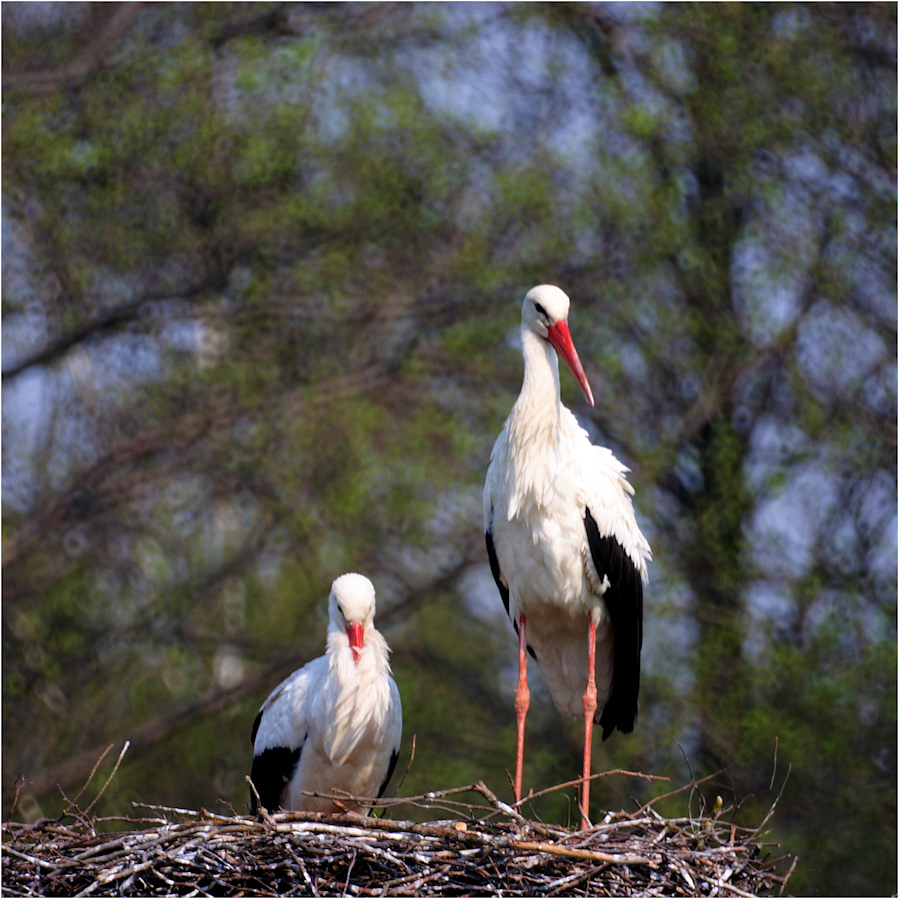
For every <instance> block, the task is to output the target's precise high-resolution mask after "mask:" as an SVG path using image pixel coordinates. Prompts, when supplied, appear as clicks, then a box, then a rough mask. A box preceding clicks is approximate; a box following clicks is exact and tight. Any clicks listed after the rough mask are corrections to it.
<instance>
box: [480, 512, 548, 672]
mask: <svg viewBox="0 0 899 899" xmlns="http://www.w3.org/2000/svg"><path fill="white" fill-rule="evenodd" d="M490 522H491V525H492V523H493V510H492V509H491V510H490ZM484 539H485V540H486V542H487V558H488V559H489V560H490V572H491V574H492V575H493V580H495V581H496V586H497V588H498V589H499V595H500V597H501V598H502V601H503V605H504V606H505V607H506V614H507V615H508V616H509V618H510V619H511V620H512V627H514V628H515V633H516V634H517V633H518V622H517V621H516V620H515V619H514V618H512V615H511V614H510V613H509V588H508V587H507V586H506V585H505V584H504V583H503V581H502V578H501V577H500V574H499V559H498V558H497V557H496V547H495V546H494V545H493V531H492V529H490V528H488V529H487V530H486V531H484ZM528 652H529V653H530V654H531V658H533V659H534V660H535V661H536V659H537V656H536V655H535V653H534V650H533V649H531V647H530V646H528Z"/></svg>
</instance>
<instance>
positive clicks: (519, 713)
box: [515, 615, 595, 802]
mask: <svg viewBox="0 0 899 899" xmlns="http://www.w3.org/2000/svg"><path fill="white" fill-rule="evenodd" d="M526 625H527V619H526V618H525V617H524V615H520V616H519V618H518V684H517V686H516V687H515V715H516V717H517V718H518V750H517V752H516V754H515V801H516V802H518V800H519V799H521V769H522V768H523V766H524V719H525V717H526V716H527V713H528V706H529V705H530V704H531V694H530V692H529V691H528V642H527V640H526V639H525V635H524V630H525V627H526ZM594 692H595V691H594Z"/></svg>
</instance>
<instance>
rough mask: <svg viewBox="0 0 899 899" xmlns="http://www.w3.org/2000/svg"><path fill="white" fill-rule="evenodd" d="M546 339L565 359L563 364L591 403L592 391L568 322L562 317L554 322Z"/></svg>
mask: <svg viewBox="0 0 899 899" xmlns="http://www.w3.org/2000/svg"><path fill="white" fill-rule="evenodd" d="M547 330H548V331H549V333H548V334H547V339H548V340H549V342H550V343H551V344H552V345H553V348H554V349H555V351H556V352H557V353H558V354H559V355H560V356H561V357H562V358H563V359H564V360H565V364H566V365H567V366H568V368H569V369H570V370H571V373H572V374H573V375H574V380H575V381H577V383H578V387H580V388H581V390H583V392H584V396H585V397H586V398H587V402H588V403H589V404H590V405H591V406H592V405H593V392H592V391H591V390H590V385H589V384H588V383H587V376H586V375H585V374H584V366H583V365H581V360H580V359H579V358H578V354H577V350H576V349H575V348H574V341H572V339H571V333H570V332H569V330H568V322H566V321H565V320H564V319H562V321H558V322H556V323H555V324H554V325H552V327H550V328H548V329H547Z"/></svg>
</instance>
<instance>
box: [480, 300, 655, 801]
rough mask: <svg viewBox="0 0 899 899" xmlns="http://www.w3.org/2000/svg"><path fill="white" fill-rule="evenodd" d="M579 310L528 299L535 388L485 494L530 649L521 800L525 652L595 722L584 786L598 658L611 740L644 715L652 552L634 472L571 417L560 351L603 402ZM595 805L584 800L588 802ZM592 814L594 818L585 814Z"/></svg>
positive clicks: (562, 698) (557, 697)
mask: <svg viewBox="0 0 899 899" xmlns="http://www.w3.org/2000/svg"><path fill="white" fill-rule="evenodd" d="M568 308H569V300H568V297H567V296H566V295H565V294H564V293H563V292H562V291H561V290H559V289H558V288H557V287H552V286H550V285H541V286H539V287H536V288H534V289H533V290H531V291H530V292H529V293H528V295H527V297H525V301H524V303H523V305H522V325H521V339H522V354H523V356H524V381H523V384H522V389H521V393H520V395H519V397H518V400H517V401H516V403H515V405H514V406H513V407H512V411H511V413H510V414H509V417H508V418H507V420H506V423H505V425H504V427H503V430H502V432H501V433H500V435H499V437H498V439H497V441H496V444H495V445H494V448H493V453H492V454H491V461H490V467H489V469H488V471H487V480H486V484H485V487H484V523H485V531H486V537H487V548H488V554H489V556H490V563H491V568H492V570H493V574H494V577H495V579H496V582H497V586H498V587H499V590H500V594H501V596H502V597H503V600H504V602H505V603H506V607H507V611H508V613H509V616H510V618H511V619H512V622H513V624H514V625H515V627H516V630H517V631H518V632H519V638H520V639H521V640H522V646H521V653H520V660H521V661H520V664H521V670H520V676H519V688H518V690H517V693H516V710H517V711H518V712H519V757H518V760H517V770H516V793H517V794H518V795H516V799H518V798H520V789H521V784H520V779H521V752H522V745H521V743H522V740H523V733H524V715H525V713H526V711H527V703H528V695H527V683H526V671H525V665H526V657H525V654H524V643H525V642H526V644H527V648H528V649H529V650H530V651H531V652H532V654H533V655H534V656H535V658H536V659H537V662H538V664H539V665H540V670H541V672H542V674H543V677H544V680H545V681H546V684H547V687H548V688H549V691H550V695H551V696H552V698H553V701H554V702H555V705H556V707H557V708H558V709H559V711H560V712H562V713H563V714H565V715H571V716H577V715H585V716H586V717H587V718H588V719H589V721H585V730H586V732H585V776H586V774H588V773H589V767H588V766H589V750H590V747H589V740H590V735H591V732H590V728H591V727H592V722H593V716H594V712H592V711H591V712H589V714H588V707H587V706H588V699H589V702H594V699H593V698H589V697H588V696H587V693H585V690H586V691H588V692H589V691H590V690H592V689H593V687H592V686H591V685H590V683H589V682H590V678H589V675H590V667H591V666H590V663H589V656H590V654H591V652H592V653H593V654H594V665H593V677H594V681H595V706H594V708H595V710H596V712H602V717H601V718H600V723H601V724H602V726H603V730H604V736H608V735H609V734H610V733H611V731H612V730H613V729H614V728H616V727H617V728H618V729H620V730H623V731H630V730H631V729H632V728H633V725H634V721H635V719H636V713H637V691H638V689H639V670H640V669H639V665H640V647H641V644H642V595H643V594H642V588H643V583H644V582H645V581H646V577H647V573H646V560H647V559H649V558H650V549H649V544H648V543H647V541H646V539H645V538H644V537H643V535H642V533H641V532H640V529H639V527H638V526H637V522H636V519H635V517H634V510H633V505H632V503H631V495H632V493H633V489H632V488H631V486H630V484H628V482H627V480H626V478H625V474H626V472H627V469H626V468H625V466H624V465H622V464H621V462H619V461H618V460H617V459H616V458H615V456H614V455H613V454H612V452H611V450H609V449H607V448H605V447H600V446H593V445H592V444H591V443H590V439H589V437H588V435H587V432H586V431H585V430H584V429H583V428H581V427H580V425H578V423H577V421H576V419H575V417H574V415H572V413H571V412H570V411H569V410H568V409H566V408H565V406H563V405H562V402H561V399H560V393H559V363H558V358H557V355H556V352H557V350H558V352H560V353H561V354H562V355H563V358H564V359H565V361H566V362H567V364H568V365H569V367H570V368H571V370H572V373H573V374H574V376H575V378H576V380H577V381H578V383H579V384H580V386H581V388H582V389H583V390H584V393H585V396H586V397H587V399H588V400H589V401H590V403H591V404H592V402H593V397H592V394H591V392H590V388H589V385H588V384H587V381H586V376H585V375H584V373H583V368H582V367H581V365H580V360H579V359H578V357H577V352H576V351H575V349H574V344H573V343H572V342H571V338H570V335H569V333H568V327H567V316H568ZM594 628H595V650H593V649H592V648H591V647H592V638H593V634H594V630H593V629H594ZM525 632H526V635H525ZM588 637H589V639H588ZM585 787H586V784H585ZM588 795H589V794H588V793H587V791H586V789H585V795H584V799H585V801H586V799H587V797H588ZM583 811H584V814H585V816H586V806H584V807H583Z"/></svg>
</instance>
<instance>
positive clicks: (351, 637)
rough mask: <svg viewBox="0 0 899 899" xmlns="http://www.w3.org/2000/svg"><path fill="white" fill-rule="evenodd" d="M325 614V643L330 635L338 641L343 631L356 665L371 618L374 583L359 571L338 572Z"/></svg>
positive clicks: (373, 603) (373, 609)
mask: <svg viewBox="0 0 899 899" xmlns="http://www.w3.org/2000/svg"><path fill="white" fill-rule="evenodd" d="M328 614H329V616H330V624H329V627H328V631H329V642H330V638H336V639H338V640H341V641H342V640H343V635H344V634H345V635H346V639H347V641H348V642H349V645H350V649H351V650H352V651H353V661H354V662H356V664H358V663H359V659H360V657H361V656H362V649H363V647H364V646H365V635H366V632H367V631H368V630H369V629H370V628H371V626H372V622H373V621H374V617H375V588H374V584H372V582H371V581H370V580H369V579H368V578H367V577H365V575H363V574H342V575H341V576H340V577H339V578H337V579H336V580H335V581H334V583H333V584H332V585H331V595H330V596H329V597H328ZM335 634H336V637H335Z"/></svg>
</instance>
